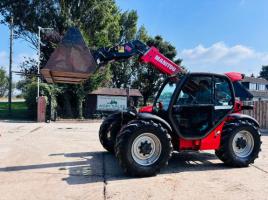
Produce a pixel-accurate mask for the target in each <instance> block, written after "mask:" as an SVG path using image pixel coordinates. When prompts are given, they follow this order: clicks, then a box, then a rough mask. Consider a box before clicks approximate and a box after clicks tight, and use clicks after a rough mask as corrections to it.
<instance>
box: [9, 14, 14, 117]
mask: <svg viewBox="0 0 268 200" xmlns="http://www.w3.org/2000/svg"><path fill="white" fill-rule="evenodd" d="M9 29H10V44H9V91H8V112H9V114H10V115H11V100H12V62H13V59H12V57H13V16H11V18H10V26H9Z"/></svg>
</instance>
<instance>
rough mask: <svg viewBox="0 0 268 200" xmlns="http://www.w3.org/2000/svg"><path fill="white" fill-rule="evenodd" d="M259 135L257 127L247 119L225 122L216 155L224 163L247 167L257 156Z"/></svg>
mask: <svg viewBox="0 0 268 200" xmlns="http://www.w3.org/2000/svg"><path fill="white" fill-rule="evenodd" d="M260 147H261V135H260V132H259V130H258V128H257V127H256V126H255V125H254V124H253V123H250V122H248V121H242V120H240V121H237V122H232V123H229V124H226V125H225V127H224V129H223V132H222V137H221V146H220V148H219V149H218V150H216V151H215V154H216V156H217V157H218V158H219V159H220V160H222V161H223V162H224V163H225V164H226V165H228V166H232V167H247V166H248V165H249V164H251V163H254V160H255V159H256V158H258V155H259V152H260Z"/></svg>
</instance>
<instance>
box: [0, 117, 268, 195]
mask: <svg viewBox="0 0 268 200" xmlns="http://www.w3.org/2000/svg"><path fill="white" fill-rule="evenodd" d="M99 126H100V123H73V122H68V123H50V124H42V123H41V124H37V123H12V122H0V127H1V130H0V134H1V136H0V199H1V200H13V199H14V200H20V199H25V200H37V199H43V200H58V199H72V200H73V199H81V200H84V199H90V200H98V199H116V200H117V199H122V200H123V199H124V200H125V199H133V200H137V199H139V200H142V199H165V200H169V199H180V200H181V199H187V200H188V199H199V200H202V199H206V200H208V199H232V200H234V199H239V200H240V199H243V200H247V199H258V200H262V199H268V159H267V158H268V131H266V133H265V134H264V135H263V137H262V140H263V145H262V152H261V154H260V157H259V159H257V160H256V162H255V164H254V165H251V166H250V167H248V168H228V167H225V166H224V165H223V164H222V163H221V162H220V161H219V160H218V159H217V158H216V157H215V156H214V154H213V152H212V151H206V152H200V153H195V152H187V153H186V152H185V153H181V154H174V156H173V157H172V159H171V161H170V163H169V165H168V166H167V167H166V168H164V169H163V170H162V171H161V173H160V174H159V175H157V176H155V177H150V178H129V177H127V176H125V175H124V174H123V172H122V170H121V169H120V167H119V166H118V163H117V161H116V159H115V158H114V156H112V155H111V154H109V153H107V152H106V151H105V150H104V149H103V148H102V146H101V145H100V143H99V141H98V129H99Z"/></svg>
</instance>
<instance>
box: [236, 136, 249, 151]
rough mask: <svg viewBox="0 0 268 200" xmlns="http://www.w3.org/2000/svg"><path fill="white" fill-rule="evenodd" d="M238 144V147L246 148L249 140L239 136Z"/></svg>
mask: <svg viewBox="0 0 268 200" xmlns="http://www.w3.org/2000/svg"><path fill="white" fill-rule="evenodd" d="M236 146H237V148H238V149H244V148H245V147H246V146H247V141H246V140H245V139H244V138H243V137H240V138H237V140H236Z"/></svg>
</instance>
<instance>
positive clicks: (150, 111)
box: [139, 106, 153, 113]
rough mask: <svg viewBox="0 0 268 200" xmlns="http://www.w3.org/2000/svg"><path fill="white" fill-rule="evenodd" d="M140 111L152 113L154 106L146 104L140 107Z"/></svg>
mask: <svg viewBox="0 0 268 200" xmlns="http://www.w3.org/2000/svg"><path fill="white" fill-rule="evenodd" d="M139 112H140V113H152V112H153V106H144V107H141V108H140V109H139Z"/></svg>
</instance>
